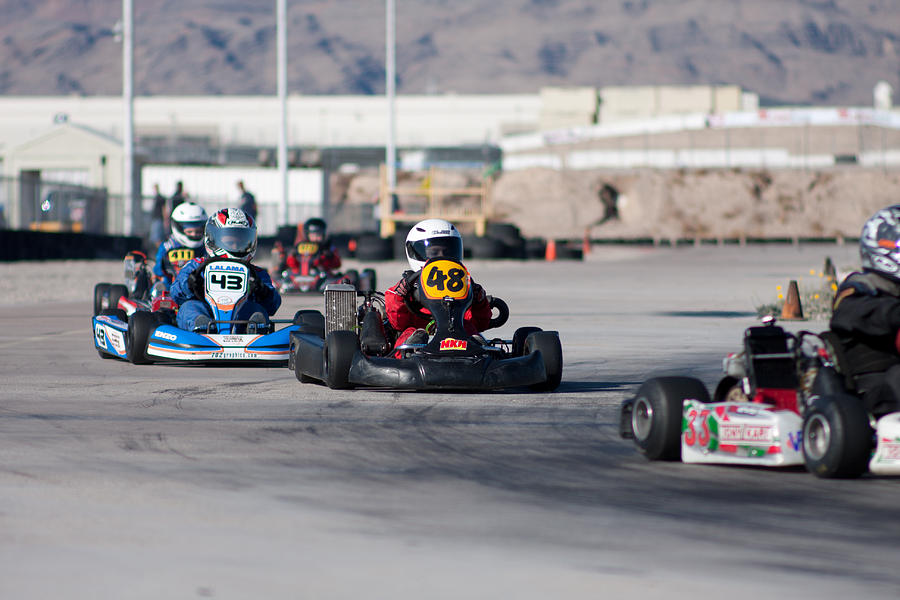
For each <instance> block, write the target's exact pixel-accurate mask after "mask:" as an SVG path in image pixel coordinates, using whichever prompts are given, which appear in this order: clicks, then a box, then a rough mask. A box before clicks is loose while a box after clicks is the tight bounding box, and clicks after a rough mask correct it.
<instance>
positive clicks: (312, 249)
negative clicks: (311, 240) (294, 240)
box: [297, 244, 319, 254]
mask: <svg viewBox="0 0 900 600" xmlns="http://www.w3.org/2000/svg"><path fill="white" fill-rule="evenodd" d="M318 250H319V245H318V244H297V253H298V254H315V253H316V252H318Z"/></svg>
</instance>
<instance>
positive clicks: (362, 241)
mask: <svg viewBox="0 0 900 600" xmlns="http://www.w3.org/2000/svg"><path fill="white" fill-rule="evenodd" d="M356 258H357V259H358V260H360V261H370V260H375V261H377V260H391V259H392V258H394V241H393V240H392V239H385V238H382V237H381V236H379V235H364V236H361V237H360V238H359V239H358V240H357V241H356Z"/></svg>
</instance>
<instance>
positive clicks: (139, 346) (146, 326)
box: [125, 310, 158, 365]
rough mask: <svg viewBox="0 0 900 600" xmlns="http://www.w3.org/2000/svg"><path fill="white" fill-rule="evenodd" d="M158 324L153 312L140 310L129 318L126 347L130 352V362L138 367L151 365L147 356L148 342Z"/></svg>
mask: <svg viewBox="0 0 900 600" xmlns="http://www.w3.org/2000/svg"><path fill="white" fill-rule="evenodd" d="M157 325H158V322H157V320H156V317H155V316H154V315H153V313H151V312H147V311H146V310H138V311H135V312H133V313H131V316H130V317H128V331H127V333H126V334H125V347H126V349H127V352H128V360H130V361H131V362H132V363H133V364H136V365H146V364H149V363H150V358H149V357H148V356H147V341H148V340H149V339H150V335H151V334H152V333H153V330H155V329H156V327H157Z"/></svg>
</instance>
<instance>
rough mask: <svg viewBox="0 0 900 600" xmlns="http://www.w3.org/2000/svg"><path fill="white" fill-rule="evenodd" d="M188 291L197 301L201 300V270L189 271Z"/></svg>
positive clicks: (202, 292) (202, 286)
mask: <svg viewBox="0 0 900 600" xmlns="http://www.w3.org/2000/svg"><path fill="white" fill-rule="evenodd" d="M187 284H188V289H189V290H191V293H192V294H194V296H195V297H196V298H197V299H198V300H203V296H204V291H205V290H204V287H205V286H204V285H203V269H194V270H193V271H191V274H190V275H188V281H187Z"/></svg>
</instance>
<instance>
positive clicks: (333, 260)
mask: <svg viewBox="0 0 900 600" xmlns="http://www.w3.org/2000/svg"><path fill="white" fill-rule="evenodd" d="M304 243H305V242H303V241H299V242H297V243H295V244H294V249H293V250H292V251H290V252H289V253H288V254H287V257H286V259H285V263H286V265H285V266H286V267H287V268H288V269H290V270H291V271H293V272H294V273H300V272H301V271H302V270H303V265H302V264H301V260H300V255H299V254H298V252H297V249H296V248H297V245H298V244H301V245H302V244H304ZM318 246H319V248H318V250H316V253H315V254H313V255H312V256H311V257H310V261H309V263H308V266H309V267H315V268H317V269H319V270H320V271H324V272H326V273H334V272H335V271H337V270H338V269H340V268H341V255H340V254H338V251H337V248H336V247H335V246H334V244H332V243H331V240H325V241H324V242H322V243H321V244H318ZM305 274H306V273H304V275H305Z"/></svg>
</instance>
